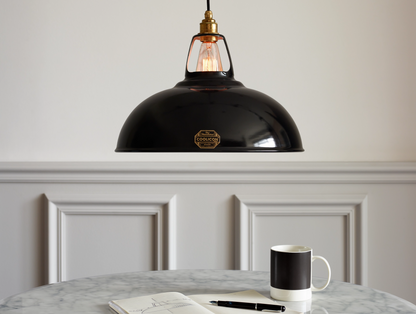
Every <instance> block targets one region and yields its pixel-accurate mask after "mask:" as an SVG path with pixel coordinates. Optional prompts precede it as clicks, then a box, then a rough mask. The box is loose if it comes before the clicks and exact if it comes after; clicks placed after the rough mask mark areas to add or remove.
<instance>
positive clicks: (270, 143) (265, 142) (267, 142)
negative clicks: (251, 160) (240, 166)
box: [254, 137, 276, 147]
mask: <svg viewBox="0 0 416 314" xmlns="http://www.w3.org/2000/svg"><path fill="white" fill-rule="evenodd" d="M254 147H276V142H275V141H274V138H273V137H269V138H265V139H262V140H260V141H258V142H256V143H254Z"/></svg>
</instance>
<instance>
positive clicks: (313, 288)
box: [311, 256, 331, 291]
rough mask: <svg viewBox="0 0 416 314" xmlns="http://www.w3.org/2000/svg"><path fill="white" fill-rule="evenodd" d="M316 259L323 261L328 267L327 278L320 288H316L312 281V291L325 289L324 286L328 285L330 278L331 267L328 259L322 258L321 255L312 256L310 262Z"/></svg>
mask: <svg viewBox="0 0 416 314" xmlns="http://www.w3.org/2000/svg"><path fill="white" fill-rule="evenodd" d="M316 259H320V260H322V261H323V262H324V263H325V265H326V267H327V268H328V279H327V281H326V283H325V284H324V285H323V286H322V287H320V288H316V287H315V286H314V285H313V283H311V290H312V291H321V290H324V289H325V288H326V287H327V286H328V285H329V281H330V280H331V267H330V266H329V263H328V261H327V260H326V259H325V258H323V257H322V256H312V263H313V262H314V261H315V260H316Z"/></svg>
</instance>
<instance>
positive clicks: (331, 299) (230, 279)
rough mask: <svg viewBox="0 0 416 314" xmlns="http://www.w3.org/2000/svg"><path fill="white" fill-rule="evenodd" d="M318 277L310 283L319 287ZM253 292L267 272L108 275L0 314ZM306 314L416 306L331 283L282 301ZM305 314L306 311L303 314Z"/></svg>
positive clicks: (264, 286)
mask: <svg viewBox="0 0 416 314" xmlns="http://www.w3.org/2000/svg"><path fill="white" fill-rule="evenodd" d="M320 281H321V280H320V279H319V278H314V283H315V284H317V285H319V284H320ZM251 289H253V290H256V291H258V292H260V293H261V294H263V295H265V296H267V297H270V296H269V272H257V271H256V272H251V271H237V270H168V271H144V272H133V273H123V274H112V275H104V276H97V277H88V278H82V279H75V280H71V281H66V282H62V283H56V284H52V285H46V286H41V287H38V288H34V289H32V290H29V291H27V292H24V293H21V294H18V295H15V296H11V297H9V298H6V299H3V300H0V313H2V314H18V313H19V314H20V313H21V314H32V313H36V314H60V313H71V314H74V313H91V314H93V313H106V314H109V313H113V312H111V311H110V309H109V308H108V305H107V304H108V301H110V300H117V299H124V298H130V297H135V296H140V295H149V294H153V293H160V292H168V291H177V292H182V293H184V294H187V295H191V294H205V293H231V292H237V291H243V290H251ZM283 303H284V304H285V305H286V306H288V307H290V308H292V309H296V307H299V308H302V307H304V306H306V307H308V306H309V307H310V313H313V314H321V313H330V314H336V313H416V305H414V304H412V303H410V302H407V301H405V300H403V299H400V298H398V297H396V296H394V295H391V294H388V293H385V292H382V291H378V290H374V289H371V288H368V287H363V286H359V285H353V284H348V283H345V282H339V281H331V283H330V284H329V286H328V287H327V288H326V289H325V290H324V291H322V292H315V293H314V294H313V297H312V300H311V302H309V304H308V303H304V302H283ZM305 312H309V310H306V311H305Z"/></svg>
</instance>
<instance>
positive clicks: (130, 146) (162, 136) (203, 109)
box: [116, 11, 303, 152]
mask: <svg viewBox="0 0 416 314" xmlns="http://www.w3.org/2000/svg"><path fill="white" fill-rule="evenodd" d="M207 12H208V11H207ZM211 18H212V14H211ZM213 21H214V22H215V20H213ZM201 25H202V23H201ZM201 27H202V26H201ZM203 36H204V37H203V38H206V37H208V38H214V37H215V41H216V40H223V42H224V44H225V47H226V50H227V54H228V58H229V63H230V69H229V70H228V71H207V72H202V71H199V72H190V71H189V70H188V66H187V67H186V73H185V79H184V80H183V81H182V82H179V83H178V84H176V86H175V87H173V88H171V89H168V90H165V91H162V92H160V93H157V94H155V95H153V96H151V97H149V98H148V99H146V100H145V101H143V102H142V103H141V104H140V105H138V106H137V107H136V109H134V110H133V112H132V113H131V114H130V116H129V117H128V118H127V120H126V122H125V123H124V126H123V128H122V130H121V132H120V135H119V139H118V143H117V148H116V152H301V151H303V147H302V141H301V138H300V135H299V131H298V128H297V127H296V124H295V122H294V121H293V119H292V117H291V116H290V115H289V113H288V112H287V111H286V110H285V109H284V108H283V107H282V106H281V105H280V104H279V103H278V102H277V101H275V100H274V99H272V98H271V97H269V96H267V95H265V94H263V93H261V92H258V91H255V90H253V89H249V88H246V87H245V86H244V85H243V84H242V83H240V82H238V81H236V80H235V79H234V70H233V66H232V62H231V56H230V53H229V50H228V46H227V43H226V40H225V37H224V36H222V35H220V34H218V33H212V34H210V33H204V34H203ZM201 38H202V36H201V34H198V35H196V36H194V37H193V39H192V42H191V48H190V51H189V54H188V60H189V55H190V53H191V50H192V46H193V44H194V42H195V41H196V40H201V41H202V40H203V39H201ZM188 62H189V61H188ZM259 79H265V78H261V76H259Z"/></svg>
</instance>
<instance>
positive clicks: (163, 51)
mask: <svg viewBox="0 0 416 314" xmlns="http://www.w3.org/2000/svg"><path fill="white" fill-rule="evenodd" d="M211 8H212V10H213V12H214V17H215V18H216V20H217V22H218V23H219V30H220V32H221V33H222V34H224V35H225V36H226V37H227V40H228V43H229V46H230V50H231V54H232V58H233V63H234V67H235V73H236V78H237V79H238V80H240V81H241V82H243V83H244V84H245V85H246V86H247V87H250V88H254V89H258V90H260V91H262V92H264V93H266V94H268V95H270V96H272V97H273V98H275V99H276V100H277V101H279V102H280V103H281V104H282V105H283V106H285V108H286V109H287V110H288V111H289V113H290V114H291V115H292V116H293V118H294V119H295V121H296V123H297V125H298V127H299V129H300V131H301V135H302V138H303V142H304V146H305V149H306V152H305V153H303V154H283V155H279V154H277V155H276V154H272V155H253V154H250V155H244V154H232V155H227V154H221V155H212V154H210V155H203V156H199V155H193V154H185V155H184V154H173V155H172V154H165V155H153V154H145V155H137V154H135V155H122V154H115V153H114V148H115V145H116V141H117V137H118V133H119V130H120V128H121V126H122V124H123V123H124V121H125V119H126V117H127V116H128V114H129V113H130V112H131V111H132V110H133V109H134V108H135V106H136V105H137V104H138V103H140V102H141V101H143V100H144V99H145V98H147V97H148V96H150V95H152V94H154V93H156V92H158V91H160V90H163V89H167V88H171V87H172V86H173V85H174V84H176V83H177V82H178V81H180V80H182V79H183V76H184V66H185V60H186V53H187V49H188V46H189V43H190V40H191V37H192V35H194V34H196V33H197V32H198V30H199V23H200V21H201V20H202V18H203V14H204V10H205V1H203V0H199V1H196V0H181V1H167V0H164V1H138V0H134V1H130V0H122V1H112V0H87V1H84V0H75V1H63V0H57V1H47V0H36V1H32V0H20V1H14V0H1V1H0V42H1V49H0V69H1V70H0V82H1V93H0V144H1V149H0V161H17V160H21V161H38V160H41V161H45V160H46V161H61V160H66V161H74V160H77V161H78V160H80V161H97V160H104V161H119V160H120V161H123V160H139V161H146V160H152V161H153V160H164V161H171V160H198V161H200V160H220V161H229V160H231V161H236V160H240V161H253V160H254V161H265V160H269V161H282V160H285V161H415V160H416V141H414V139H413V136H414V134H416V124H415V123H414V120H415V117H416V105H415V104H416V58H415V55H416V2H415V1H413V0H366V1H361V0H337V1H333V0H312V1H311V0H305V1H298V0H290V1H289V0H287V1H276V0H261V1H258V2H256V3H255V2H253V1H248V0H226V1H218V0H212V3H211Z"/></svg>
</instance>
